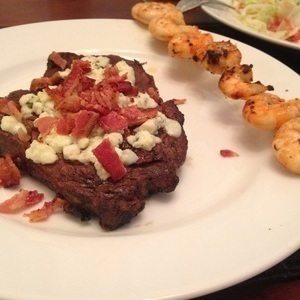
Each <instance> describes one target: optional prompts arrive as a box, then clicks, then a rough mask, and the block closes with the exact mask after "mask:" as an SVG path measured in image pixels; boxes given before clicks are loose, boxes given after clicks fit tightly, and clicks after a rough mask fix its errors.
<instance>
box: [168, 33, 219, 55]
mask: <svg viewBox="0 0 300 300" xmlns="http://www.w3.org/2000/svg"><path fill="white" fill-rule="evenodd" d="M212 42H213V37H212V35H211V34H210V33H201V32H200V31H197V32H194V31H191V32H181V33H178V34H175V35H174V36H173V38H172V39H171V40H170V41H169V43H168V52H169V55H170V56H173V57H179V58H187V59H191V58H193V57H194V56H195V54H196V51H197V50H199V49H203V48H204V47H206V46H207V45H208V44H210V43H212Z"/></svg>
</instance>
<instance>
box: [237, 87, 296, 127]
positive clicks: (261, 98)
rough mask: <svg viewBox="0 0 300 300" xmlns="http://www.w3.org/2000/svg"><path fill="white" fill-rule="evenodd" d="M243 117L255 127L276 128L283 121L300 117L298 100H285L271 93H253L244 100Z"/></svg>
mask: <svg viewBox="0 0 300 300" xmlns="http://www.w3.org/2000/svg"><path fill="white" fill-rule="evenodd" d="M243 117H244V119H245V120H246V121H247V122H248V123H249V124H251V125H252V126H254V127H256V128H259V129H266V130H274V129H278V128H280V127H281V125H282V124H284V123H285V122H287V121H289V120H291V119H294V118H296V117H300V100H299V99H292V100H288V101H285V100H284V99H282V98H279V97H278V96H277V95H274V94H271V93H262V94H259V95H255V96H252V97H249V99H248V100H247V101H246V102H245V105H244V108H243Z"/></svg>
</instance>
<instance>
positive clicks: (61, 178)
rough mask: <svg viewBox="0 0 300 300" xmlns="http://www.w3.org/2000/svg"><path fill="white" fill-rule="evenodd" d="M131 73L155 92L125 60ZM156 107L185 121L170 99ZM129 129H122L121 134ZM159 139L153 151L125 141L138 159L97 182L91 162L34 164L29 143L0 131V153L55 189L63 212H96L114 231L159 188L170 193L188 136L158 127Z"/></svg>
mask: <svg viewBox="0 0 300 300" xmlns="http://www.w3.org/2000/svg"><path fill="white" fill-rule="evenodd" d="M61 56H62V57H63V58H64V59H66V60H67V61H68V65H70V64H71V62H72V60H73V59H76V58H79V56H77V55H76V54H73V53H61ZM109 57H110V59H111V61H112V60H113V61H116V62H117V61H119V60H124V59H122V58H120V57H118V56H109ZM126 62H127V63H128V64H130V65H131V66H132V67H133V68H134V70H135V72H136V78H137V80H138V81H137V82H136V85H137V86H138V87H139V89H140V90H141V91H147V90H148V88H149V87H152V88H154V89H155V90H157V88H156V86H155V83H154V80H153V77H152V76H150V75H148V74H147V73H146V72H145V71H144V69H143V67H142V65H141V64H140V63H139V62H137V61H127V60H126ZM57 70H59V68H58V67H57V66H55V65H54V64H53V63H52V62H51V61H48V64H47V70H46V72H45V75H46V76H49V77H50V76H52V75H53V74H54V73H55V72H56V71H57ZM24 93H28V91H17V92H14V93H11V94H10V95H9V99H11V100H12V99H13V100H14V101H18V100H19V98H20V97H21V95H22V94H24ZM159 110H160V111H161V112H163V113H164V114H165V115H166V116H167V117H168V118H170V119H174V120H177V121H178V122H179V123H180V124H181V125H182V124H183V122H184V117H183V114H182V113H181V112H180V111H179V110H178V108H177V106H176V105H175V104H174V101H172V100H170V101H167V102H164V103H163V102H162V100H161V105H160V107H159ZM26 126H27V127H28V129H29V132H31V134H32V136H33V137H34V136H36V132H35V130H36V129H35V128H34V127H33V126H32V123H30V121H29V122H28V124H26ZM129 134H131V132H130V131H129V130H127V131H126V133H125V135H129ZM158 136H159V137H160V138H161V139H162V142H161V143H159V144H157V145H156V146H155V147H154V148H153V149H152V151H146V150H141V149H133V148H132V147H131V146H130V145H129V144H128V143H127V142H126V139H124V143H123V145H122V149H126V148H130V149H131V150H133V151H134V152H135V153H136V154H137V155H138V157H139V158H138V161H137V162H136V163H135V164H133V165H130V166H128V167H126V169H127V174H126V175H125V176H124V177H123V178H122V179H120V180H119V181H117V182H114V181H112V180H111V179H108V180H106V181H102V180H101V179H100V178H99V177H98V175H97V173H96V171H95V168H94V166H93V165H92V164H82V163H79V162H74V161H67V160H64V159H63V158H62V157H60V158H59V160H58V161H56V162H55V163H53V164H49V165H42V164H36V163H34V162H33V161H32V160H30V159H26V157H25V150H26V149H27V148H28V147H29V143H24V142H22V141H20V140H19V139H18V138H17V137H15V136H13V135H11V134H9V133H7V132H4V131H2V130H0V141H1V143H0V154H1V155H4V154H6V153H10V154H12V156H13V157H14V160H15V161H16V162H18V165H19V166H20V167H21V168H22V169H23V170H24V171H26V172H27V173H28V174H30V175H31V176H32V177H34V178H36V179H38V180H39V181H41V182H42V183H44V184H45V185H47V186H48V187H49V188H50V189H52V190H54V191H55V192H56V193H57V194H59V195H60V196H61V197H62V198H64V199H65V200H66V201H67V202H68V205H66V207H65V210H66V211H68V212H72V213H73V214H75V215H78V216H80V217H81V218H82V219H86V218H88V216H89V215H91V216H97V217H98V218H99V224H100V225H101V227H102V228H103V229H105V230H114V229H116V228H118V227H120V226H121V225H123V224H125V223H127V222H129V221H130V220H131V219H132V218H133V217H135V216H136V215H137V214H138V213H139V212H141V211H142V210H143V209H144V206H145V199H147V198H148V197H149V196H150V195H152V194H154V193H158V192H172V191H174V189H175V188H176V186H177V184H178V182H179V179H178V176H177V174H176V171H177V169H178V168H179V167H180V166H181V165H182V164H183V162H184V161H185V157H186V152H187V138H186V135H185V132H184V130H183V131H182V134H181V136H180V137H179V138H175V137H172V136H169V135H167V134H166V133H165V132H164V131H162V130H161V132H159V135H158Z"/></svg>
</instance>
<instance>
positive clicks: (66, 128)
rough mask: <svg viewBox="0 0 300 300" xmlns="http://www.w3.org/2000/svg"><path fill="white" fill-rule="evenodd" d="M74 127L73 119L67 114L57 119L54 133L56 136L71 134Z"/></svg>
mask: <svg viewBox="0 0 300 300" xmlns="http://www.w3.org/2000/svg"><path fill="white" fill-rule="evenodd" d="M74 126H75V124H74V118H72V116H71V115H69V114H68V115H65V116H62V117H61V118H59V119H58V122H57V124H56V132H57V133H58V134H63V135H67V134H69V133H71V131H72V129H73V128H74Z"/></svg>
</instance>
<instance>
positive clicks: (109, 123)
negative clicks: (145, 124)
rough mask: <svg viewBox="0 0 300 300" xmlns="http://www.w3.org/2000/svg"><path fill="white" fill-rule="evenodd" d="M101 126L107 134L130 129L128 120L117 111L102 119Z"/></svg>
mask: <svg viewBox="0 0 300 300" xmlns="http://www.w3.org/2000/svg"><path fill="white" fill-rule="evenodd" d="M100 126H101V128H103V129H104V131H105V132H121V131H123V130H124V129H125V128H127V127H128V120H127V119H126V118H125V117H123V116H121V115H119V114H118V113H117V112H115V111H111V112H110V113H109V114H107V115H106V116H103V117H101V118H100Z"/></svg>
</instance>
